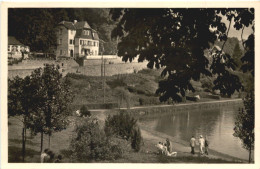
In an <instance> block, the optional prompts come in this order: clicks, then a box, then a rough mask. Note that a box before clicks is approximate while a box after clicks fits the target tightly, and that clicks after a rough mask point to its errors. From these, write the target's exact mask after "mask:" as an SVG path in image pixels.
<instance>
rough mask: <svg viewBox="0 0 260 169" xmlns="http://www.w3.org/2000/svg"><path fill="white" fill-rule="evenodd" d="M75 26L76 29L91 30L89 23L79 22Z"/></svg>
mask: <svg viewBox="0 0 260 169" xmlns="http://www.w3.org/2000/svg"><path fill="white" fill-rule="evenodd" d="M74 25H75V27H76V29H83V28H87V29H91V27H90V26H89V24H88V22H87V21H81V22H77V23H75V24H74Z"/></svg>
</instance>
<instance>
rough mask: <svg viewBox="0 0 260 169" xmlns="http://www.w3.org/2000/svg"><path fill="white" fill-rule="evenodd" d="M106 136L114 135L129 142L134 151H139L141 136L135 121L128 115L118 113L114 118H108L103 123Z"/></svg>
mask: <svg viewBox="0 0 260 169" xmlns="http://www.w3.org/2000/svg"><path fill="white" fill-rule="evenodd" d="M105 132H106V134H107V135H108V136H109V135H113V134H116V135H118V136H120V137H121V138H123V139H126V140H128V141H131V146H132V148H133V149H134V150H135V151H139V150H140V148H141V143H142V136H141V132H140V129H139V127H138V126H137V120H136V119H135V118H134V117H132V116H130V115H129V114H128V113H124V112H120V113H119V114H117V115H114V116H110V115H109V116H108V117H107V119H106V121H105Z"/></svg>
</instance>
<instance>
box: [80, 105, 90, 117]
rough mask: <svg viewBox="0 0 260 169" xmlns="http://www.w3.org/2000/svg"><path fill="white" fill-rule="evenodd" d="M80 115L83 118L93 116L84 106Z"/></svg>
mask: <svg viewBox="0 0 260 169" xmlns="http://www.w3.org/2000/svg"><path fill="white" fill-rule="evenodd" d="M80 115H81V116H82V117H87V116H91V113H90V111H88V109H87V107H86V106H84V105H83V106H82V107H81V108H80Z"/></svg>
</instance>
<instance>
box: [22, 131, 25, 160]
mask: <svg viewBox="0 0 260 169" xmlns="http://www.w3.org/2000/svg"><path fill="white" fill-rule="evenodd" d="M22 138H23V143H22V156H23V162H24V159H25V129H24V128H23V132H22Z"/></svg>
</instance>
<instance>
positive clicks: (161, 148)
mask: <svg viewBox="0 0 260 169" xmlns="http://www.w3.org/2000/svg"><path fill="white" fill-rule="evenodd" d="M156 147H157V148H158V149H159V154H164V155H166V156H170V157H173V156H177V152H169V151H167V146H166V143H165V144H163V143H162V142H159V143H158V144H157V145H156Z"/></svg>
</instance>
